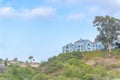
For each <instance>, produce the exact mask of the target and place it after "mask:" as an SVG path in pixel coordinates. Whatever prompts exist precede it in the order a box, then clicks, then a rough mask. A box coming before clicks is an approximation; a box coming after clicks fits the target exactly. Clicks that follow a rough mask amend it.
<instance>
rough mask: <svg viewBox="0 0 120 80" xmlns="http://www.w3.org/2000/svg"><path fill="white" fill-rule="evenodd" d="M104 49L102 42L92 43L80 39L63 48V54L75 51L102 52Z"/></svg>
mask: <svg viewBox="0 0 120 80" xmlns="http://www.w3.org/2000/svg"><path fill="white" fill-rule="evenodd" d="M102 49H104V46H103V45H102V43H101V42H91V41H90V40H87V39H86V40H83V39H80V40H78V41H76V42H74V43H70V44H67V45H65V46H63V48H62V52H63V53H66V52H73V51H79V52H84V51H94V50H102Z"/></svg>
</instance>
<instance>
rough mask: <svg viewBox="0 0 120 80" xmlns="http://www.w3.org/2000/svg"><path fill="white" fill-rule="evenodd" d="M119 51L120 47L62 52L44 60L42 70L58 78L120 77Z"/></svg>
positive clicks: (90, 79) (84, 79)
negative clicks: (106, 49)
mask: <svg viewBox="0 0 120 80" xmlns="http://www.w3.org/2000/svg"><path fill="white" fill-rule="evenodd" d="M119 52H120V49H116V50H112V52H110V53H108V52H106V51H90V52H71V53H61V54H60V55H58V56H54V57H52V58H49V59H48V61H47V62H42V63H41V65H40V71H41V73H44V74H47V75H49V76H50V77H54V76H55V77H57V79H58V78H60V77H61V76H62V77H63V78H65V80H66V79H69V78H70V79H69V80H78V79H80V78H81V80H109V79H114V78H120V53H119ZM63 75H64V76H63ZM97 77H99V78H100V79H97ZM92 78H96V79H92ZM60 80H61V79H60ZM62 80H63V79H62ZM119 80H120V79H119Z"/></svg>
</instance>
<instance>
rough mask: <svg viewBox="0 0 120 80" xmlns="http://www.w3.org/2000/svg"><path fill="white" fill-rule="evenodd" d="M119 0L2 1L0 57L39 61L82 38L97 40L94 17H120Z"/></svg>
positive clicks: (0, 11) (0, 13)
mask: <svg viewBox="0 0 120 80" xmlns="http://www.w3.org/2000/svg"><path fill="white" fill-rule="evenodd" d="M119 8H120V0H114V1H113V0H0V57H1V58H3V59H6V58H8V59H10V60H12V59H13V58H14V57H18V59H19V60H22V61H26V60H28V56H33V57H34V58H35V60H36V61H39V62H40V61H42V60H47V59H48V58H49V57H52V56H55V55H58V54H59V53H61V51H62V46H64V45H65V44H67V43H70V42H74V41H76V40H79V39H80V38H83V39H89V40H91V41H94V39H95V37H96V35H97V34H98V32H97V30H96V29H95V28H94V27H93V24H92V22H93V20H94V17H95V16H105V15H110V16H113V17H117V18H120V15H119V14H120V10H119Z"/></svg>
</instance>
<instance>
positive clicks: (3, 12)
mask: <svg viewBox="0 0 120 80" xmlns="http://www.w3.org/2000/svg"><path fill="white" fill-rule="evenodd" d="M15 14H16V12H15V9H14V8H12V7H0V17H10V16H14V15H15Z"/></svg>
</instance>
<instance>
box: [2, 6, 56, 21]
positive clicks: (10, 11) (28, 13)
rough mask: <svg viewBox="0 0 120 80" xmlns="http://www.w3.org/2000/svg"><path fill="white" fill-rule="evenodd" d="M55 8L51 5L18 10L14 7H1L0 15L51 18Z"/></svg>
mask: <svg viewBox="0 0 120 80" xmlns="http://www.w3.org/2000/svg"><path fill="white" fill-rule="evenodd" d="M54 13H55V10H54V9H53V8H49V7H38V8H33V9H26V8H24V9H22V10H20V11H17V10H16V9H14V8H12V7H0V17H2V18H4V17H13V16H14V17H22V18H26V19H30V18H50V17H52V16H53V15H54Z"/></svg>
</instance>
